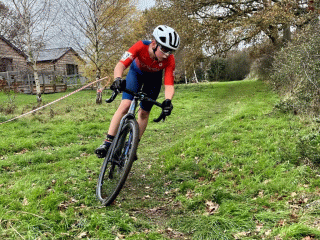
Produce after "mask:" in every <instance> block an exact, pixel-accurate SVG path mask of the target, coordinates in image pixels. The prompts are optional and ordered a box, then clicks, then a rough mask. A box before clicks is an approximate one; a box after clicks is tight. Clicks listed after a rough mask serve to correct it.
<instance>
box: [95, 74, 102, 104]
mask: <svg viewBox="0 0 320 240" xmlns="http://www.w3.org/2000/svg"><path fill="white" fill-rule="evenodd" d="M99 79H100V70H97V75H96V80H99ZM101 103H102V86H101V81H100V82H98V83H97V96H96V104H101Z"/></svg>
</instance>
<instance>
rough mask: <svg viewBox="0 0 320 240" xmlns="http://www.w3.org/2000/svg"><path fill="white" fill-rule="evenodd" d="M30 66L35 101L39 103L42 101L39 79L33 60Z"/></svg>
mask: <svg viewBox="0 0 320 240" xmlns="http://www.w3.org/2000/svg"><path fill="white" fill-rule="evenodd" d="M32 68H33V76H34V81H35V83H36V92H37V102H38V103H40V102H42V98H41V88H40V81H39V75H38V67H37V64H36V63H35V62H33V65H32Z"/></svg>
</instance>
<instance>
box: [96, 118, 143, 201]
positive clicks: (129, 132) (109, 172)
mask: <svg viewBox="0 0 320 240" xmlns="http://www.w3.org/2000/svg"><path fill="white" fill-rule="evenodd" d="M115 141H116V142H114V143H113V146H112V148H111V149H110V151H109V152H108V154H107V157H106V158H105V159H104V162H103V165H102V167H101V172H100V175H99V179H98V185H97V190H96V194H97V198H98V199H99V200H100V201H101V203H102V204H103V205H105V206H108V205H110V204H111V203H112V202H113V201H114V200H115V198H116V197H117V196H118V194H119V192H120V190H121V188H122V187H123V185H124V183H125V181H126V179H127V177H128V174H129V172H130V169H131V167H132V163H133V161H134V157H135V156H136V151H137V147H138V142H139V127H138V123H137V121H136V120H135V119H129V120H127V121H126V123H125V124H124V125H123V127H122V128H121V129H120V134H119V137H117V138H116V139H115Z"/></svg>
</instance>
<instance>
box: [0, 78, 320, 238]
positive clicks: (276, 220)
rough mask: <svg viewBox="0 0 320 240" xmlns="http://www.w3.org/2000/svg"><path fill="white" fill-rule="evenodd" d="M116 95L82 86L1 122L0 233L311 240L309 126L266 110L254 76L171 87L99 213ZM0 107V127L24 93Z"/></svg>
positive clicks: (269, 99) (269, 96) (317, 227)
mask: <svg viewBox="0 0 320 240" xmlns="http://www.w3.org/2000/svg"><path fill="white" fill-rule="evenodd" d="M105 94H106V93H105ZM63 95H64V94H52V95H43V104H46V103H49V102H51V101H53V100H55V99H57V98H59V97H61V96H63ZM107 97H108V96H106V95H104V99H106V98H107ZM162 99H163V95H161V96H160V100H162ZM119 101H120V98H119V99H117V100H116V101H115V102H113V103H111V104H109V105H107V104H105V103H103V104H102V105H96V104H95V92H94V91H82V92H80V93H77V94H74V95H72V96H70V97H69V98H67V99H64V100H62V101H60V102H58V103H56V104H54V105H51V106H50V107H48V108H45V109H42V110H40V111H38V112H37V113H35V114H30V115H28V116H26V117H24V118H21V119H19V120H17V121H13V122H9V123H6V124H2V125H0V174H1V178H0V239H77V238H83V239H155V240H158V239H320V210H319V209H320V201H319V196H320V188H319V186H320V175H319V169H318V168H317V167H316V166H313V165H312V164H310V162H308V161H306V158H305V155H304V152H303V149H302V147H301V139H303V137H304V136H308V135H310V134H313V133H315V134H317V133H318V130H319V129H318V125H317V123H316V122H313V121H311V120H309V119H306V118H303V119H301V118H299V117H297V116H294V115H292V114H289V113H286V114H285V113H281V112H280V111H278V110H277V109H275V108H274V106H275V105H276V104H277V103H278V101H279V99H278V97H277V95H276V94H274V93H273V92H272V91H271V90H270V89H269V88H268V87H267V86H266V85H265V84H264V83H263V82H260V81H256V80H246V81H241V82H228V83H203V84H197V85H178V86H177V87H176V95H175V98H174V101H173V105H174V110H173V113H172V115H171V116H170V117H169V118H168V119H167V121H166V122H161V123H153V122H152V121H150V123H149V126H148V128H147V131H146V133H145V135H144V137H143V139H142V140H141V143H140V146H139V149H138V158H139V160H138V161H136V162H135V163H134V165H133V168H132V171H131V174H130V176H129V179H128V180H127V183H126V186H125V188H124V189H122V191H121V194H120V195H119V196H118V198H117V200H116V202H115V203H114V204H113V205H112V206H110V207H107V208H105V207H102V206H101V205H100V204H99V202H98V201H97V200H96V198H95V187H96V182H97V177H98V174H99V171H100V167H101V164H102V160H101V159H98V158H96V157H95V155H94V154H93V152H94V149H95V148H96V147H97V146H99V145H100V144H101V142H102V141H103V139H104V136H105V133H106V131H107V128H108V126H109V123H110V119H111V117H112V115H113V113H114V112H115V110H116V108H117V106H118V103H119ZM0 103H1V105H0V110H1V112H0V122H3V121H6V120H8V119H10V118H11V117H14V116H18V115H20V114H23V113H26V112H28V111H30V110H32V109H33V108H35V107H37V104H36V97H35V96H30V95H23V94H19V95H15V94H11V95H9V96H8V95H7V94H4V93H0ZM8 113H9V114H8ZM159 113H160V110H159V109H158V108H154V110H153V111H152V114H151V115H152V116H151V118H152V119H153V118H155V117H157V116H158V115H159Z"/></svg>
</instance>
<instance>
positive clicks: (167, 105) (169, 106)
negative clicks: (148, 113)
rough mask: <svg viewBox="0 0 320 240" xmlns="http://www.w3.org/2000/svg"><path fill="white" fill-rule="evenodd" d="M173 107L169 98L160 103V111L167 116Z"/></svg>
mask: <svg viewBox="0 0 320 240" xmlns="http://www.w3.org/2000/svg"><path fill="white" fill-rule="evenodd" d="M172 109H173V106H172V103H171V100H170V99H166V100H164V101H163V103H162V113H163V114H164V115H165V116H169V115H170V114H171V111H172Z"/></svg>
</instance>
